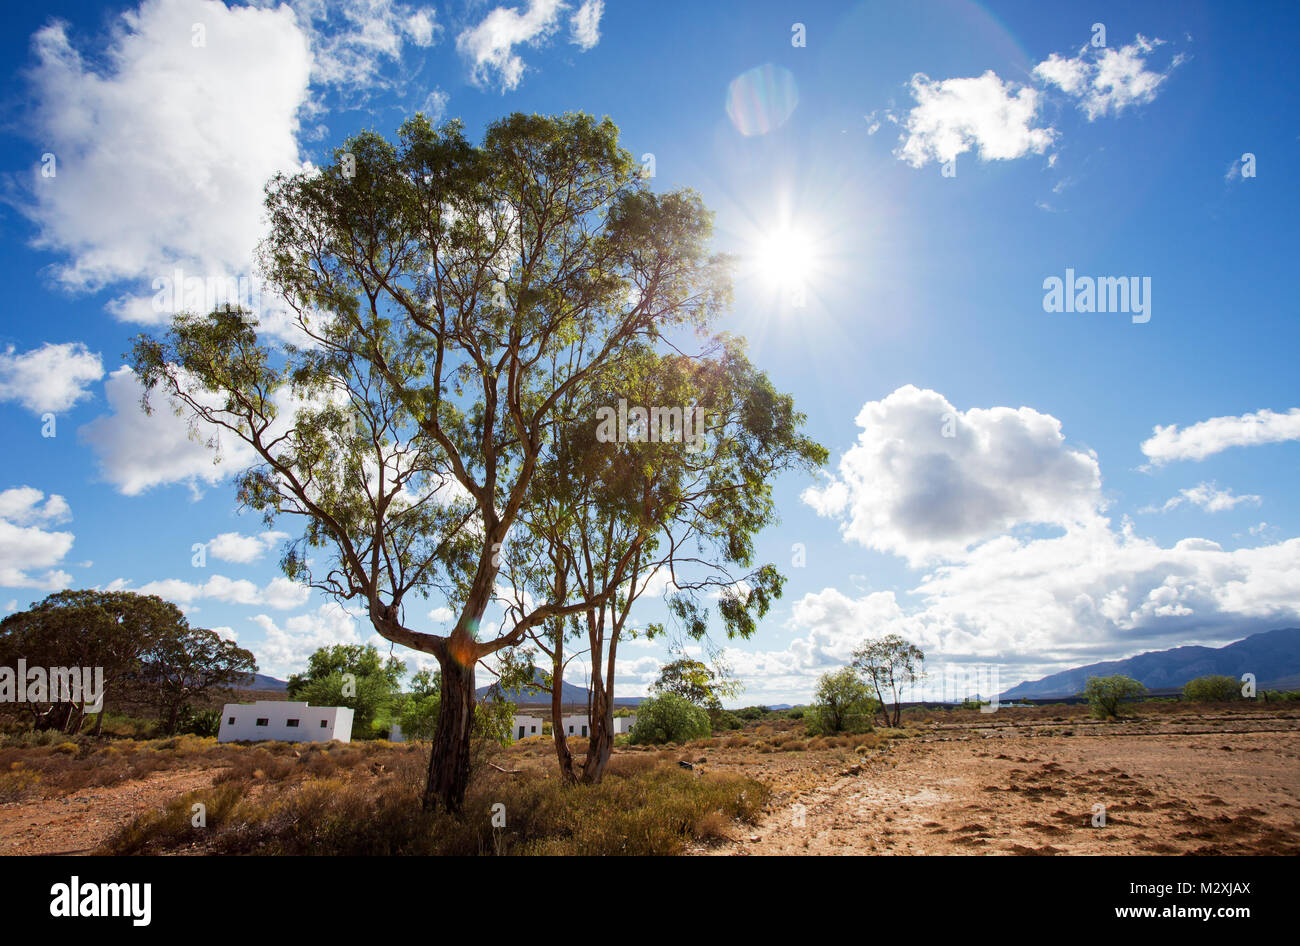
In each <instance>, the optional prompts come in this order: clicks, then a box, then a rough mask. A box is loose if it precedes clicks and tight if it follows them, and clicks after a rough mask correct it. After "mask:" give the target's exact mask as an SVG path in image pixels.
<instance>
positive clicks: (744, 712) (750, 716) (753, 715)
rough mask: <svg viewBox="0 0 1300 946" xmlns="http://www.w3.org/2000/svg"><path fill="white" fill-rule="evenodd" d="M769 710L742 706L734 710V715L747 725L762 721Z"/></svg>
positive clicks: (763, 707)
mask: <svg viewBox="0 0 1300 946" xmlns="http://www.w3.org/2000/svg"><path fill="white" fill-rule="evenodd" d="M768 712H769V710H768V708H767V707H766V706H743V707H741V708H740V709H738V710H736V715H737V716H739V717H740V718H741V719H743V720H744V721H745V722H747V723H752V722H754V721H755V720H759V719H762V718H763V717H765V716H767V714H768Z"/></svg>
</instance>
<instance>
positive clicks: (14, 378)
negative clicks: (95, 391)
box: [0, 342, 104, 414]
mask: <svg viewBox="0 0 1300 946" xmlns="http://www.w3.org/2000/svg"><path fill="white" fill-rule="evenodd" d="M103 376H104V365H103V363H102V362H101V361H100V360H99V355H97V354H94V353H93V352H91V351H90V350H89V349H87V348H86V346H85V345H83V344H82V343H81V342H66V343H64V344H61V345H54V344H51V343H49V342H46V343H45V344H44V345H42V346H41V347H40V348H34V349H32V350H31V351H28V352H23V353H21V354H15V353H14V349H13V348H12V347H10V348H8V349H6V350H5V351H4V352H3V353H0V401H17V402H18V403H19V404H21V405H22V406H23V407H25V408H27V409H28V410H29V411H32V412H34V413H37V414H43V413H45V412H47V411H53V412H54V413H56V414H57V413H61V412H63V411H66V410H68V409H70V408H71V407H72V406H73V405H74V404H76V403H77V402H78V401H80V400H82V399H83V398H87V397H89V396H90V391H89V390H88V386H89V385H90V384H92V383H93V382H95V381H98V380H99V379H100V378H102V377H103Z"/></svg>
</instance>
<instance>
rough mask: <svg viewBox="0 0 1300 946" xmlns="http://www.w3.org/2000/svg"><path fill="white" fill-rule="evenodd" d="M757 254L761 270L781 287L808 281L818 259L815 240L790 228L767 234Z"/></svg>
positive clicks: (764, 275)
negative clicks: (814, 250) (813, 242)
mask: <svg viewBox="0 0 1300 946" xmlns="http://www.w3.org/2000/svg"><path fill="white" fill-rule="evenodd" d="M754 257H755V260H754V261H755V264H756V266H757V267H758V271H759V273H760V274H761V275H762V276H763V278H764V279H766V280H767V281H768V282H769V283H770V284H771V285H773V286H778V287H789V286H802V285H803V284H805V283H806V282H807V281H808V277H809V276H810V275H811V273H812V269H813V266H814V262H815V256H814V253H813V247H812V243H811V241H810V240H809V239H808V237H807V235H805V234H803V233H801V232H799V231H797V230H792V229H786V228H783V229H780V230H775V231H773V232H771V233H769V234H767V235H766V236H765V237H763V238H762V239H761V240H760V241H759V243H758V247H757V250H756V252H755V254H754Z"/></svg>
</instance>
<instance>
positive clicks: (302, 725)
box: [217, 700, 352, 742]
mask: <svg viewBox="0 0 1300 946" xmlns="http://www.w3.org/2000/svg"><path fill="white" fill-rule="evenodd" d="M331 739H337V740H338V741H339V742H351V741H352V708H351V707H350V706H308V705H307V704H306V703H290V702H287V701H285V700H258V701H257V702H256V703H227V704H226V705H225V707H224V708H223V709H222V710H221V729H220V730H219V731H218V733H217V742H236V741H245V742H263V741H266V740H276V741H279V742H329V741H330V740H331Z"/></svg>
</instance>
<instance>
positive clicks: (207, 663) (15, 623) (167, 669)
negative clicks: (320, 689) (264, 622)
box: [0, 591, 257, 733]
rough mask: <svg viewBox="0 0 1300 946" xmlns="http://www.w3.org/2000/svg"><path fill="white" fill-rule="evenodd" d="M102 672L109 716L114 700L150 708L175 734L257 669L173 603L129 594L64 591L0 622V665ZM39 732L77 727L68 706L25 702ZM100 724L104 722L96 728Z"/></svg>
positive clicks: (79, 712)
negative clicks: (209, 700)
mask: <svg viewBox="0 0 1300 946" xmlns="http://www.w3.org/2000/svg"><path fill="white" fill-rule="evenodd" d="M19 658H23V659H25V660H26V661H27V662H28V664H29V665H31V666H46V667H97V668H102V669H103V675H104V676H103V679H104V690H105V703H104V705H105V713H107V712H108V709H107V707H108V706H109V704H110V703H112V702H113V701H118V702H117V705H118V707H119V708H120V707H121V705H122V703H130V704H133V705H148V706H151V707H153V708H154V709H155V710H156V711H157V712H158V714H159V717H160V727H161V729H162V730H163V731H164V732H167V733H174V732H175V731H176V729H177V727H178V725H179V723H180V720H181V719H182V718H183V717H184V716H185V715H186V714H187V713H189V712H190V707H191V706H192V704H195V703H199V702H201V701H202V700H203V699H204V698H206V697H208V696H210V695H211V694H212V693H213V692H214V691H219V690H221V689H225V688H228V687H229V686H230V685H232V684H234V683H236V682H238V681H240V680H241V679H243V678H244V677H246V676H247V675H248V674H250V673H252V672H253V671H255V670H256V669H257V663H256V661H255V660H254V659H253V655H252V653H250V652H249V651H247V650H244V649H243V648H241V647H238V646H237V645H235V644H234V643H232V642H231V641H228V640H226V639H225V638H223V637H221V636H220V635H218V634H216V633H215V632H213V631H209V630H204V629H202V628H191V627H190V626H189V622H188V621H187V620H186V619H185V616H184V615H183V614H182V613H181V611H180V609H179V608H177V607H176V605H174V604H172V603H171V602H169V601H164V600H163V599H162V598H159V597H157V596H155V595H139V594H135V593H133V592H129V591H60V592H58V593H56V594H52V595H50V596H49V597H47V598H45V599H44V600H43V601H41V602H40V603H38V604H35V605H33V606H32V607H31V609H30V610H27V611H21V612H18V613H16V614H11V615H9V616H8V617H6V618H5V619H4V621H3V622H0V665H4V666H14V664H15V662H16V661H17V660H18V659H19ZM26 709H27V711H28V712H31V713H32V714H33V717H34V722H35V724H36V725H37V726H40V727H50V726H53V727H55V728H59V729H61V730H63V731H64V732H67V733H76V732H77V731H79V730H80V728H81V725H82V723H83V720H84V712H83V709H82V708H81V707H79V706H74V705H73V704H71V703H62V704H58V705H54V704H48V703H47V704H28V705H27V707H26ZM102 723H103V717H102V716H101V718H100V719H99V720H98V721H97V724H102Z"/></svg>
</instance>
